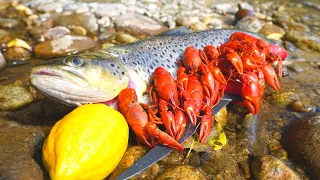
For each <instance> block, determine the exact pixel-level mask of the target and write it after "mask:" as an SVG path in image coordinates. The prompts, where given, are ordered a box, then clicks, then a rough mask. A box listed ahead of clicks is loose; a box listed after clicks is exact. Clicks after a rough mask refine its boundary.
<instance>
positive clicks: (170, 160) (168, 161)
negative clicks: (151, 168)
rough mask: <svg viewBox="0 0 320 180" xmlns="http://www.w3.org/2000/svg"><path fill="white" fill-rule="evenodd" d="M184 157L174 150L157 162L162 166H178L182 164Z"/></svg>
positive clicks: (181, 153)
mask: <svg viewBox="0 0 320 180" xmlns="http://www.w3.org/2000/svg"><path fill="white" fill-rule="evenodd" d="M183 160H184V155H183V152H181V151H177V150H174V151H172V152H171V153H170V154H168V155H167V156H166V157H164V158H162V159H161V160H160V161H159V164H162V165H179V164H181V163H182V162H183Z"/></svg>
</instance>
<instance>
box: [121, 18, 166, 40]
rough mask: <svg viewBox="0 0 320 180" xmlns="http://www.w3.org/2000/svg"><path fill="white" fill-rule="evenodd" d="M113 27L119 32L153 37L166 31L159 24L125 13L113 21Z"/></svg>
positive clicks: (149, 19)
mask: <svg viewBox="0 0 320 180" xmlns="http://www.w3.org/2000/svg"><path fill="white" fill-rule="evenodd" d="M115 26H116V28H117V29H118V30H120V31H126V32H128V33H130V34H133V35H149V36H153V35H156V34H159V33H162V32H164V31H166V30H168V28H167V27H165V26H163V25H162V24H160V23H159V22H157V21H155V20H153V19H151V18H148V17H145V16H141V15H138V14H133V13H127V14H124V15H121V16H119V17H118V18H117V19H116V20H115Z"/></svg>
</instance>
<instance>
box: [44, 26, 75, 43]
mask: <svg viewBox="0 0 320 180" xmlns="http://www.w3.org/2000/svg"><path fill="white" fill-rule="evenodd" d="M68 34H70V30H69V29H68V28H66V27H63V26H56V27H54V28H50V29H48V30H47V31H46V32H45V33H43V34H42V36H41V39H44V40H46V41H48V40H53V39H58V38H61V37H63V36H64V35H68Z"/></svg>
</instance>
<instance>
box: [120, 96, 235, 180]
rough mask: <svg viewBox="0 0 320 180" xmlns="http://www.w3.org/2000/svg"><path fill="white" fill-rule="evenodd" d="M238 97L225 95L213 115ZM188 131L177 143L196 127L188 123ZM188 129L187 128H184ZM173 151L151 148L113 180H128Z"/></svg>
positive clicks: (214, 109)
mask: <svg viewBox="0 0 320 180" xmlns="http://www.w3.org/2000/svg"><path fill="white" fill-rule="evenodd" d="M238 99H239V97H238V96H232V95H229V94H225V95H224V96H223V98H222V99H221V100H220V102H219V104H217V105H216V106H215V107H214V108H213V114H215V113H216V112H218V111H220V110H221V109H222V108H223V107H224V106H226V105H227V104H229V103H230V102H231V101H232V100H238ZM188 126H189V130H188V131H186V132H185V134H184V135H183V137H182V138H181V139H180V140H179V143H180V144H181V143H183V142H184V141H185V140H186V139H188V138H189V137H190V136H192V135H193V134H194V133H195V132H196V129H197V127H196V126H192V125H191V124H190V123H189V124H188ZM186 129H188V127H187V128H186ZM171 151H173V149H171V148H168V147H166V146H164V145H161V144H158V145H156V146H155V147H154V148H152V149H151V150H150V151H149V152H148V153H147V154H145V155H144V156H143V157H142V158H140V159H139V160H138V161H136V162H135V163H134V164H133V165H131V166H130V167H129V168H128V169H126V170H125V171H123V172H122V173H121V174H120V175H118V176H117V177H116V178H115V180H124V179H128V178H130V177H132V176H134V175H136V174H138V173H139V172H141V171H143V170H145V169H146V168H148V167H150V166H151V165H153V164H154V163H156V162H158V161H159V160H160V159H162V158H163V157H165V156H166V155H168V154H169V153H170V152H171Z"/></svg>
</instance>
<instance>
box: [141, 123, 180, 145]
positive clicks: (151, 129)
mask: <svg viewBox="0 0 320 180" xmlns="http://www.w3.org/2000/svg"><path fill="white" fill-rule="evenodd" d="M146 128H147V131H148V133H149V134H150V136H152V137H154V138H156V139H157V141H158V142H160V143H162V144H164V145H166V146H168V147H170V148H173V149H176V150H180V151H182V150H183V149H184V148H183V146H182V145H181V144H179V143H178V142H177V141H176V140H175V139H173V138H172V137H171V136H169V135H168V134H166V133H165V132H163V131H161V130H160V129H159V128H158V127H157V125H156V124H154V123H150V122H149V123H148V124H147V126H146Z"/></svg>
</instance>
